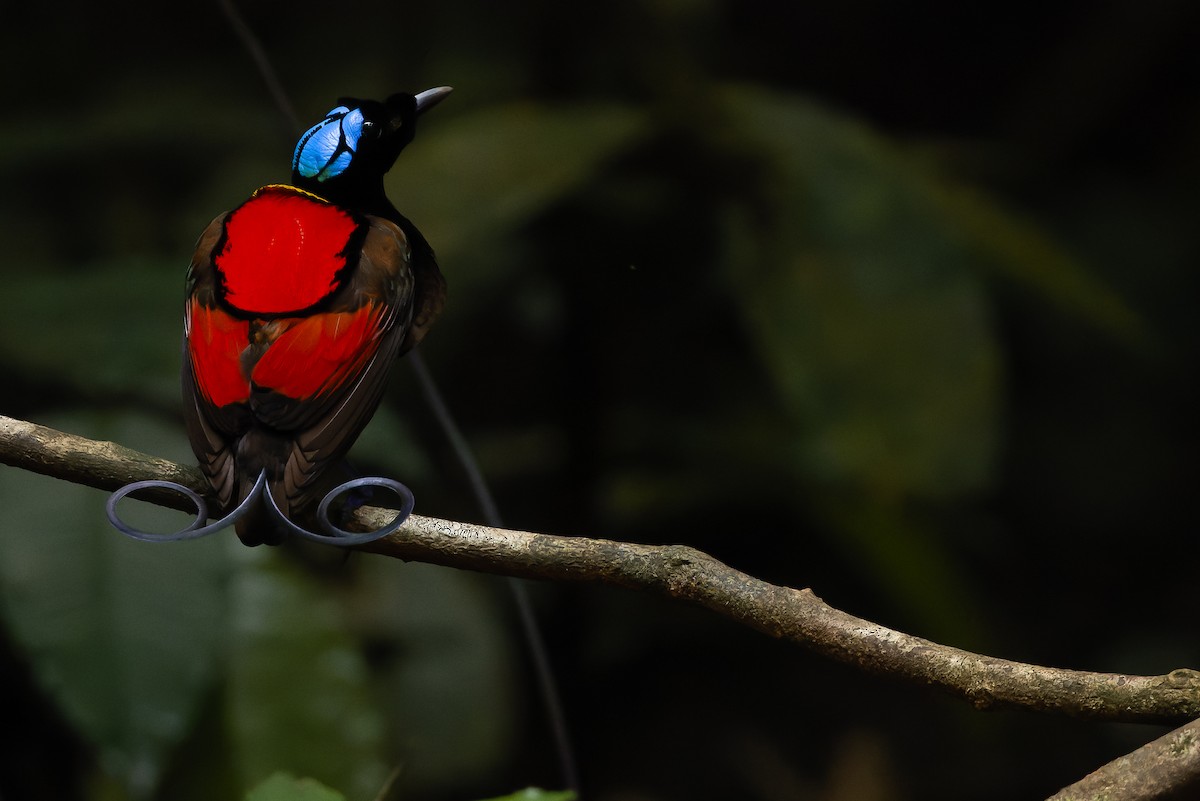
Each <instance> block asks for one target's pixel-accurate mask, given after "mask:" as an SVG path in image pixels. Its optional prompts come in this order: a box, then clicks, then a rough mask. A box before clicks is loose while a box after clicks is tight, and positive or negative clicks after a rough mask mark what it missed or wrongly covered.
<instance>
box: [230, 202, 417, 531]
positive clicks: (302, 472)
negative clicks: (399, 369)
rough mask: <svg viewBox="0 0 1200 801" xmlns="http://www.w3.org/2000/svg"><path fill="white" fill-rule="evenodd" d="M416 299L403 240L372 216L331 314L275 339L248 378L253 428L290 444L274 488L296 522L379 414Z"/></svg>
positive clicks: (290, 326)
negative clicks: (318, 485)
mask: <svg viewBox="0 0 1200 801" xmlns="http://www.w3.org/2000/svg"><path fill="white" fill-rule="evenodd" d="M415 294H416V287H415V280H414V275H413V266H412V253H411V250H410V248H409V244H408V240H407V238H406V236H405V234H404V232H403V231H402V230H401V229H400V228H399V227H398V226H397V225H395V224H394V223H391V222H389V221H387V220H384V219H381V218H376V217H369V218H368V227H367V231H366V236H365V238H364V240H363V244H362V250H361V254H360V255H359V258H358V263H357V265H356V268H355V270H354V272H353V274H352V276H351V277H350V279H349V280H348V281H347V282H346V284H345V285H344V286H343V287H342V288H341V289H340V290H338V291H337V292H336V293H335V295H334V296H333V298H332V300H331V303H330V305H329V307H328V309H327V310H325V311H321V312H317V313H315V314H311V315H309V316H306V317H304V318H300V319H296V320H292V321H287V325H286V329H285V330H281V331H278V332H271V336H272V337H273V339H272V341H271V344H270V346H269V347H268V348H267V349H266V351H265V352H264V353H263V354H262V356H261V357H260V358H258V360H257V362H256V363H255V364H254V367H253V371H252V373H251V378H252V381H253V384H252V391H251V396H250V401H249V405H250V409H251V410H252V412H253V414H254V417H255V419H256V421H258V422H259V423H261V424H264V425H266V426H268V427H270V428H271V429H273V430H275V431H280V432H287V434H288V435H289V436H290V449H289V451H288V453H287V456H286V460H285V462H284V464H283V469H282V473H281V475H279V476H278V477H277V479H276V480H274V481H272V492H273V494H274V495H275V497H276V499H277V500H279V501H281V502H282V501H284V500H285V499H286V503H287V507H286V508H285V511H287V512H288V513H289V514H290V513H292V512H295V511H298V510H300V509H302V508H304V507H305V506H306V505H307V504H308V503H309V501H310V500H311V499H310V498H309V495H310V494H311V490H310V488H311V487H312V486H313V484H314V483H315V482H316V481H317V480H318V478H319V477H320V476H321V474H322V473H323V472H324V470H325V468H326V467H327V466H329V465H330V464H331V463H333V462H336V461H338V460H340V459H341V458H342V457H343V456H345V454H346V452H347V451H348V450H349V449H350V446H351V445H353V444H354V440H355V439H356V438H357V437H358V435H359V434H360V433H361V432H362V430H363V428H364V427H365V426H366V424H367V422H368V421H369V420H370V419H371V415H373V414H374V413H375V410H376V409H377V408H378V406H379V402H380V400H381V399H382V397H383V392H384V388H385V386H386V382H387V376H388V373H389V371H390V370H391V367H392V365H393V364H394V363H395V361H396V358H397V357H398V356H399V355H400V353H401V352H402V351H403V350H404V349H405V345H406V342H407V339H408V336H409V333H410V330H411V329H410V323H411V320H412V314H413V307H414V295H415ZM281 322H282V321H281ZM281 505H282V503H281Z"/></svg>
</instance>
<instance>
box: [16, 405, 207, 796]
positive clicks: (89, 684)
mask: <svg viewBox="0 0 1200 801" xmlns="http://www.w3.org/2000/svg"><path fill="white" fill-rule="evenodd" d="M42 422H45V423H46V424H47V425H52V426H54V427H56V428H60V429H63V430H66V431H72V432H75V433H79V434H82V435H84V436H88V437H94V438H99V439H113V440H117V441H120V442H122V443H123V444H126V445H129V446H131V447H135V448H139V449H141V450H145V451H149V452H151V453H155V454H159V455H162V456H165V457H167V458H190V457H185V455H184V454H185V452H186V445H184V444H183V443H182V441H181V439H182V435H181V433H180V432H177V431H175V430H173V429H170V428H165V427H163V426H162V425H161V424H159V423H157V422H155V421H153V420H151V419H147V418H145V417H141V416H138V415H133V414H124V415H101V414H90V415H74V416H59V417H55V418H51V419H46V420H44V421H42ZM0 497H3V498H4V504H3V505H0V532H3V535H0V613H2V614H3V616H4V621H5V624H6V626H7V628H8V629H9V630H10V631H11V632H12V635H13V637H14V638H15V640H16V641H17V642H18V643H20V645H21V647H22V648H23V650H24V651H25V652H26V653H27V654H28V656H29V658H30V660H31V663H32V665H33V669H34V674H35V677H36V679H37V681H38V683H39V684H41V686H42V687H43V688H44V689H45V691H46V692H47V694H48V695H49V696H50V697H52V698H53V699H54V700H55V702H56V703H57V704H58V705H59V707H60V708H61V709H62V712H63V714H64V715H65V717H66V718H67V719H68V720H70V721H71V723H72V724H73V725H74V726H75V727H76V728H77V729H78V731H79V732H80V734H82V735H83V736H84V737H86V738H87V739H88V740H89V741H90V742H92V743H93V744H94V745H95V746H96V748H97V751H98V753H99V755H100V761H101V766H102V767H103V769H104V770H105V771H106V772H107V773H108V774H110V775H111V776H113V777H116V778H118V779H119V780H120V781H121V782H122V783H123V784H124V785H125V787H126V788H127V789H128V791H129V792H130V793H131V794H132V795H133V796H135V797H143V796H145V795H147V794H149V793H150V792H151V791H152V790H153V788H154V787H155V785H156V784H157V782H158V780H159V778H160V776H161V774H162V772H163V767H164V761H165V759H166V757H167V754H168V753H169V752H170V750H171V749H172V747H173V746H175V745H176V744H177V743H179V742H180V741H181V740H182V739H183V738H184V737H185V736H186V734H187V732H188V731H189V729H190V726H191V725H192V723H193V721H194V720H195V718H196V717H197V714H198V711H199V705H200V703H201V701H202V698H203V696H204V694H205V693H206V692H207V691H208V690H209V688H210V686H211V684H212V682H213V681H214V678H215V676H214V674H215V671H216V667H217V665H218V664H219V659H220V656H221V639H222V634H223V615H224V612H225V603H224V600H225V591H224V577H225V573H226V565H227V562H226V556H225V555H226V551H225V548H224V544H225V543H222V542H221V541H219V540H218V539H216V538H214V539H211V540H202V541H196V542H188V543H171V544H157V545H156V544H149V543H141V542H135V541H133V540H130V539H127V538H126V537H123V536H121V535H120V534H119V533H117V532H116V531H114V530H113V529H112V528H111V527H110V526H109V524H108V521H107V519H106V518H105V515H104V499H105V494H104V493H102V492H99V491H97V490H92V489H88V488H85V487H80V486H77V485H73V484H68V483H65V482H61V481H56V480H54V479H51V478H46V477H44V476H39V475H34V474H32V473H27V472H23V471H19V470H2V471H0ZM130 505H136V504H135V503H133V502H130ZM122 511H125V509H124V507H123V508H122ZM129 517H133V514H130V515H129ZM137 521H138V523H139V524H141V525H147V526H161V527H162V528H163V529H164V530H169V529H171V528H178V527H180V525H181V524H182V523H183V522H186V521H184V520H183V519H182V517H181V516H180V515H179V514H178V513H173V512H169V511H165V510H154V511H153V513H146V514H139V515H137Z"/></svg>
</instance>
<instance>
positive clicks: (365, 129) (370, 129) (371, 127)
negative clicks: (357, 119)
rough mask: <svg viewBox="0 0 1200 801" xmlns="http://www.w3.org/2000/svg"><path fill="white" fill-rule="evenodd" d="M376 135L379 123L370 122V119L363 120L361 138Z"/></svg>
mask: <svg viewBox="0 0 1200 801" xmlns="http://www.w3.org/2000/svg"><path fill="white" fill-rule="evenodd" d="M378 137H379V124H378V123H375V122H372V121H371V120H363V124H362V138H363V139H376V138H378Z"/></svg>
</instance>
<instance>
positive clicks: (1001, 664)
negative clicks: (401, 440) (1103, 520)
mask: <svg viewBox="0 0 1200 801" xmlns="http://www.w3.org/2000/svg"><path fill="white" fill-rule="evenodd" d="M0 462H3V463H5V464H10V465H14V466H17V467H21V468H24V469H27V470H33V471H35V472H38V473H43V474H45V475H50V476H55V477H57V478H61V479H64V480H67V481H73V482H75V483H78V484H86V485H88V486H93V487H99V488H101V489H109V490H112V489H117V488H118V487H120V486H121V485H123V484H125V483H127V482H129V481H136V480H142V479H152V478H163V479H169V480H173V481H179V482H180V483H182V484H184V485H186V486H189V487H192V488H193V489H196V490H197V491H199V492H202V493H203V492H205V491H206V488H205V487H204V481H203V479H202V478H201V476H200V473H199V471H198V470H196V469H195V468H191V467H185V466H182V465H177V464H173V463H171V462H168V461H165V460H162V459H156V458H154V457H151V456H147V455H145V454H141V453H138V452H136V451H132V450H130V449H128V448H123V447H121V446H119V445H114V444H113V443H108V442H96V441H94V440H89V439H85V438H83V437H77V436H74V435H71V434H65V433H63V432H60V431H55V430H54V429H50V428H45V427H43V426H38V425H35V424H33V423H28V422H24V421H21V420H14V419H12V418H7V417H2V416H0ZM168 500H169V499H162V498H159V497H156V498H155V499H154V502H156V503H164V505H171V506H172V507H175V508H182V506H185V505H186V504H179V503H178V502H172V503H167V502H166V501H168ZM96 513H97V514H101V511H100V509H99V508H97V512H96ZM394 514H395V512H393V511H389V510H386V509H377V508H373V507H363V508H362V509H359V510H358V512H357V513H356V515H355V518H354V525H355V526H357V527H359V528H361V529H362V530H370V529H375V528H378V527H380V526H382V525H383V524H384V523H386V522H387V521H388V520H390V519H392V516H393V515H394ZM114 536H116V535H115V534H114ZM164 547H165V546H164ZM362 550H365V551H370V552H373V553H379V554H383V555H385V556H390V557H394V558H397V559H405V560H415V561H421V562H429V563H432V564H439V565H446V566H448V567H457V568H464V569H468V570H478V571H482V572H486V573H495V574H500V575H509V576H520V577H523V578H532V579H546V580H553V581H594V582H602V583H605V584H612V585H617V586H622V587H630V588H634V589H638V590H643V591H648V592H654V593H657V594H660V595H665V596H669V597H672V598H677V599H680V600H684V601H688V602H689V603H693V604H696V605H699V606H703V607H706V608H708V609H710V610H712V611H714V612H717V613H719V614H721V615H724V616H725V617H728V618H730V619H732V620H735V621H737V622H739V623H742V624H743V625H746V626H749V627H751V628H754V629H757V630H758V631H762V632H764V633H767V634H770V635H771V636H774V637H780V638H784V639H788V640H792V641H793V642H796V643H799V644H801V645H803V646H805V647H807V648H809V649H811V650H813V651H815V652H817V653H819V654H822V655H824V656H826V657H829V658H831V659H835V660H837V661H839V662H842V663H845V664H849V665H853V666H855V667H857V668H859V669H862V670H864V671H867V672H870V673H875V674H880V675H884V676H889V677H892V678H896V679H901V680H904V681H908V682H912V683H916V684H922V685H927V686H930V687H936V688H938V689H940V690H943V691H945V692H947V693H950V694H951V695H954V696H957V697H959V698H962V699H964V700H967V701H969V702H970V703H972V704H974V705H975V706H976V707H979V708H988V707H993V706H1008V707H1019V708H1023V709H1029V710H1034V711H1040V712H1051V713H1057V714H1064V715H1071V716H1074V717H1080V718H1092V719H1097V720H1112V721H1124V722H1143V723H1183V722H1185V721H1188V720H1192V719H1194V718H1197V717H1200V672H1197V671H1195V670H1189V669H1179V670H1174V671H1172V672H1170V673H1168V674H1166V675H1161V676H1131V675H1125V674H1116V673H1090V672H1085V671H1078V670H1064V669H1060V668H1051V667H1042V666H1039V665H1030V664H1024V663H1020V662H1010V661H1008V660H1004V659H998V658H995V657H990V656H983V655H980V654H974V653H971V652H969V651H963V650H961V649H958V648H951V647H949V646H945V645H939V644H937V643H934V642H930V641H929V640H924V639H921V638H920V637H914V636H912V635H909V634H904V633H902V632H898V631H894V630H892V629H888V628H885V627H884V626H881V625H879V624H877V623H872V622H871V621H868V620H863V619H862V618H858V617H854V616H853V615H849V614H847V613H845V612H842V611H840V610H838V609H835V608H833V607H831V606H829V605H828V604H826V603H825V602H824V601H822V600H821V599H820V598H818V597H817V596H816V595H815V594H814V593H813V592H812V591H811V590H807V589H803V590H798V589H791V588H789V587H780V586H777V585H773V584H769V583H767V582H765V581H760V580H759V579H756V578H754V577H752V576H748V575H746V574H745V573H741V572H738V571H737V570H734V569H732V568H730V567H728V566H727V565H724V564H722V563H721V562H719V561H717V560H716V559H714V558H712V557H711V556H708V555H707V554H704V553H701V552H700V551H697V550H696V549H694V548H689V547H686V546H682V545H666V546H661V545H660V546H652V545H639V544H635V543H629V542H618V541H614V540H599V539H585V538H583V537H562V536H553V535H549V534H536V533H532V532H528V531H512V530H508V529H501V528H494V527H491V526H480V525H474V524H471V523H462V522H457V521H453V520H440V519H438V518H432V517H422V516H420V515H413V516H412V517H410V518H409V519H408V521H406V522H405V524H404V525H403V526H402V527H401V528H400V530H399V531H398V532H396V533H395V534H393V535H392V536H390V537H387V538H385V539H383V540H379V541H377V542H374V543H371V544H369V545H366V546H363V548H362Z"/></svg>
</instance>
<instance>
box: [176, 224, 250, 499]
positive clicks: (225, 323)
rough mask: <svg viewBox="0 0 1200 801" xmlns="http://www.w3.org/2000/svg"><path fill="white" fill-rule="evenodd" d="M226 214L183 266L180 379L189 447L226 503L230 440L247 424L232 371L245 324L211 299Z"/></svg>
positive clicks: (242, 393) (239, 379)
mask: <svg viewBox="0 0 1200 801" xmlns="http://www.w3.org/2000/svg"><path fill="white" fill-rule="evenodd" d="M226 216H227V215H224V214H222V215H221V216H219V217H217V218H216V219H215V220H213V221H212V223H210V224H209V226H208V228H206V229H205V230H204V233H203V234H201V235H200V239H199V240H198V241H197V243H196V252H195V254H194V255H193V257H192V264H191V267H190V268H189V270H188V277H187V295H188V297H187V305H186V307H185V311H184V340H183V375H182V382H181V383H182V388H183V417H184V423H185V425H186V427H187V434H188V440H189V441H190V442H191V445H192V451H193V452H194V453H195V454H196V459H197V461H198V462H199V463H200V470H201V471H202V472H203V473H204V475H205V476H206V477H207V478H208V481H209V484H211V485H212V488H213V491H214V492H215V493H216V494H217V497H218V498H219V499H220V501H221V505H222V506H223V507H226V508H228V506H229V504H230V501H231V500H232V498H233V495H234V491H235V489H236V475H235V469H234V458H233V456H234V445H235V443H236V440H237V436H238V433H239V431H242V430H245V427H246V425H247V423H248V421H247V420H246V410H245V408H244V406H243V405H241V404H240V403H239V401H244V399H245V398H246V397H248V395H249V382H248V381H246V380H245V377H244V376H241V375H240V374H239V371H238V370H237V365H238V358H239V355H240V353H241V352H242V351H243V350H244V349H245V347H246V327H247V324H246V323H245V322H243V321H238V320H235V319H234V318H232V317H230V316H228V315H226V314H225V313H224V312H222V311H220V310H219V309H218V308H217V305H216V298H215V289H214V287H215V281H216V276H215V271H214V269H213V263H212V255H213V250H214V249H215V248H216V246H217V243H218V241H219V240H220V238H221V235H222V233H223V230H224V223H225V218H226Z"/></svg>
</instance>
